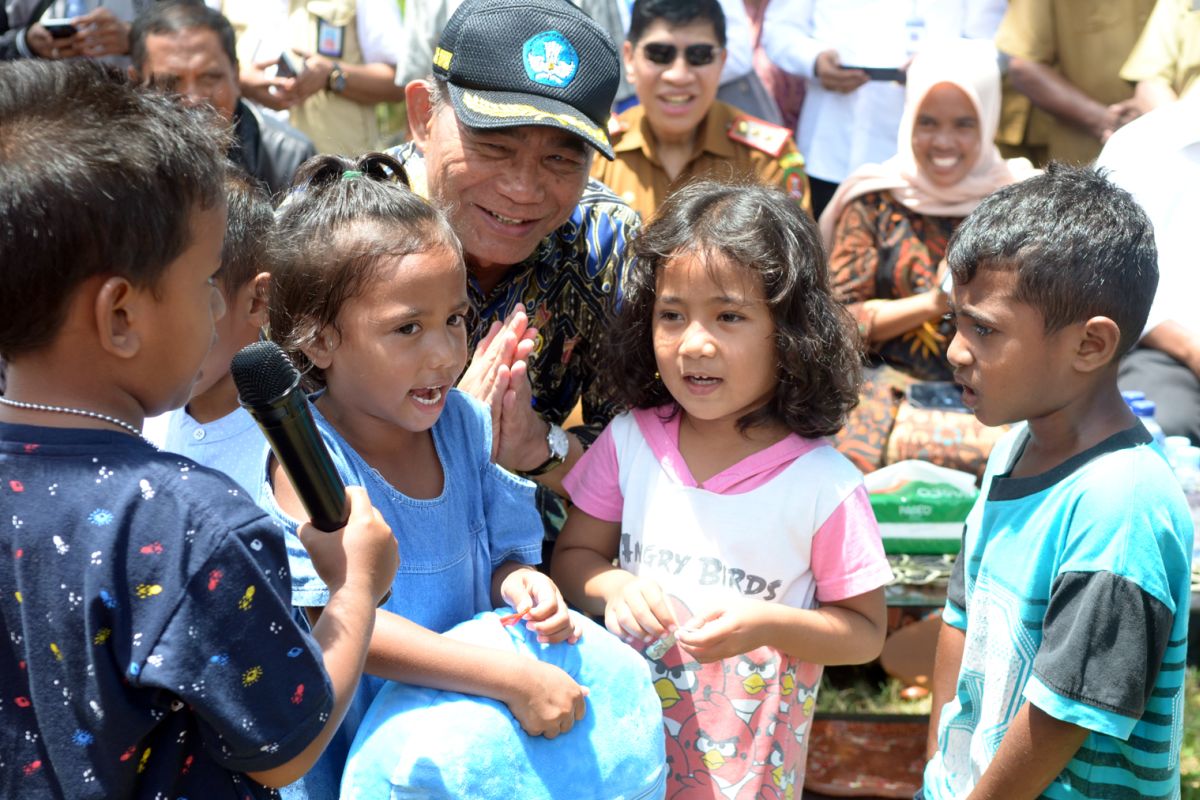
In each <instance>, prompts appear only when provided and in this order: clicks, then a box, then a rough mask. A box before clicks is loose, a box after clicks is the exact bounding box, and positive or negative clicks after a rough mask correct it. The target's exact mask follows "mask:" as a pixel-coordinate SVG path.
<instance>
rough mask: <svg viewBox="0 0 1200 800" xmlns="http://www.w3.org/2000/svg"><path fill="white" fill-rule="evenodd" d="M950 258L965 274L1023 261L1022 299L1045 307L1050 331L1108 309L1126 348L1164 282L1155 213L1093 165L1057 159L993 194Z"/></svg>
mask: <svg viewBox="0 0 1200 800" xmlns="http://www.w3.org/2000/svg"><path fill="white" fill-rule="evenodd" d="M946 260H947V262H948V263H949V265H950V270H951V272H953V273H954V282H955V283H958V284H967V283H970V282H971V279H972V278H974V277H975V273H977V272H978V271H979V270H980V269H1002V270H1003V269H1007V270H1015V271H1016V273H1017V291H1016V296H1015V297H1014V298H1013V299H1015V300H1019V301H1020V302H1022V303H1025V304H1027V305H1030V306H1033V307H1034V308H1036V309H1037V310H1038V311H1040V312H1041V314H1042V317H1043V318H1044V320H1045V331H1046V333H1053V332H1054V331H1057V330H1061V329H1062V328H1064V327H1066V326H1067V325H1070V324H1072V323H1075V322H1083V321H1085V320H1087V319H1089V318H1091V317H1095V316H1103V317H1108V318H1109V319H1111V320H1112V321H1113V322H1115V323H1117V326H1118V327H1119V328H1120V329H1121V341H1120V344H1119V346H1118V352H1117V354H1116V356H1117V357H1118V358H1119V357H1120V356H1122V355H1124V354H1125V353H1126V352H1128V351H1129V349H1130V348H1131V347H1133V345H1134V344H1136V343H1137V340H1138V339H1139V338H1141V335H1142V328H1144V327H1145V325H1146V317H1147V316H1148V315H1149V313H1150V304H1151V303H1152V302H1153V300H1154V292H1155V289H1156V288H1157V287H1158V252H1157V250H1156V249H1155V246H1154V229H1153V227H1152V226H1151V224H1150V220H1149V219H1148V218H1147V217H1146V213H1145V212H1144V211H1143V210H1142V208H1141V206H1139V205H1138V204H1137V202H1136V201H1134V199H1133V197H1132V196H1131V195H1130V194H1129V193H1128V192H1126V191H1125V190H1124V189H1121V188H1119V187H1118V186H1117V185H1116V184H1114V183H1113V182H1112V181H1110V180H1108V178H1106V177H1104V174H1103V173H1101V172H1098V171H1096V170H1095V169H1093V168H1091V167H1071V166H1067V165H1065V164H1059V163H1051V164H1050V165H1049V166H1048V167H1047V168H1046V171H1045V172H1044V173H1043V174H1041V175H1038V176H1035V177H1033V178H1030V179H1028V180H1024V181H1021V182H1020V183H1015V184H1012V185H1011V186H1006V187H1004V188H1003V189H1000V190H999V191H997V192H995V193H994V194H991V195H989V196H988V197H987V198H985V199H984V201H983V202H982V203H980V204H979V207H978V208H976V209H975V210H974V211H973V212H971V214H970V216H968V217H967V218H966V219H965V220H964V221H963V223H962V224H961V225H959V227H958V230H957V231H955V233H954V236H953V237H952V238H951V240H950V246H949V250H948V252H947V254H946Z"/></svg>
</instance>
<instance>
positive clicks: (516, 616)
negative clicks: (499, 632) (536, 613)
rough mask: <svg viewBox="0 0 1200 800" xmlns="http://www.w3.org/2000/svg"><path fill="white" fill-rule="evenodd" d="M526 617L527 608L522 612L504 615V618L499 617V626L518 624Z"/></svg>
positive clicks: (527, 614)
mask: <svg viewBox="0 0 1200 800" xmlns="http://www.w3.org/2000/svg"><path fill="white" fill-rule="evenodd" d="M528 616H529V609H528V608H527V609H525V610H524V611H517V612H514V613H512V614H505V615H504V616H502V617H500V624H501V625H516V624H517V623H518V622H520V621H521V620H523V619H525V618H526V617H528Z"/></svg>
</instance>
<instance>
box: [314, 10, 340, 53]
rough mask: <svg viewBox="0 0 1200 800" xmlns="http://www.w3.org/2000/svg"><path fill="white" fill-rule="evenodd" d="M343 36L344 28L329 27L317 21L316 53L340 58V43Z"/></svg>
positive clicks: (323, 22)
mask: <svg viewBox="0 0 1200 800" xmlns="http://www.w3.org/2000/svg"><path fill="white" fill-rule="evenodd" d="M345 36H346V28H345V26H337V25H330V24H329V23H328V22H326V21H325V20H323V19H318V20H317V52H318V53H320V54H321V55H323V56H328V57H329V58H341V57H342V41H343V40H344V39H345Z"/></svg>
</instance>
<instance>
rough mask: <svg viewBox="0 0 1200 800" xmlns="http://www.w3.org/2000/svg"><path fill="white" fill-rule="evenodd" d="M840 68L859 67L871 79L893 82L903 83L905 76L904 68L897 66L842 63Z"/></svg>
mask: <svg viewBox="0 0 1200 800" xmlns="http://www.w3.org/2000/svg"><path fill="white" fill-rule="evenodd" d="M842 69H861V70H862V71H863V72H865V73H867V78H869V79H870V80H873V81H893V82H895V83H904V81H905V78H906V77H907V76H906V75H905V74H904V70H902V69H899V68H898V67H851V66H849V65H847V64H843V65H842Z"/></svg>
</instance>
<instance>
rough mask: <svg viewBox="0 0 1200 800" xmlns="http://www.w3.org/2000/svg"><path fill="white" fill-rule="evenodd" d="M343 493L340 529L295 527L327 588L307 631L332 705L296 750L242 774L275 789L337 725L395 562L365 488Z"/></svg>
mask: <svg viewBox="0 0 1200 800" xmlns="http://www.w3.org/2000/svg"><path fill="white" fill-rule="evenodd" d="M346 496H347V499H348V500H349V503H350V518H349V520H348V521H347V523H346V527H345V528H343V529H342V530H340V531H336V532H334V533H326V532H324V531H318V530H316V529H315V528H313V527H312V526H311V525H303V526H301V528H300V531H299V536H300V540H301V541H302V542H303V543H304V546H305V548H306V549H307V550H308V551H309V554H310V555H311V556H312V560H313V565H314V566H315V567H316V568H317V570H318V572H319V573H320V575H321V578H322V580H324V581H325V583H326V585H327V586H329V589H330V597H329V603H328V604H327V605H326V606H325V613H324V614H322V615H321V618H320V619H319V620H318V621H317V623H316V624H315V625H314V626H313V629H312V636H313V638H314V639H315V640H316V641H317V644H318V645H319V646H320V648H321V656H322V660H323V663H324V666H325V671H326V672H327V673H328V675H329V680H330V684H331V686H332V689H333V697H334V703H333V709H332V711H331V712H330V713H329V718H328V720H327V721H326V722H325V725H324V727H322V729H321V732H320V733H319V734H318V736H317V737H316V738H315V739H313V740H312V741H311V742H310V743H309V744H308V746H307V747H305V748H304V750H302V751H301V752H300V754H299V755H297V756H295V757H294V758H292V759H291V760H289V761H288V762H286V763H284V764H281V765H279V766H278V767H274V768H272V769H268V770H261V771H258V772H249V773H247V774H248V775H249V777H251V778H253V779H254V780H255V781H257V782H259V783H261V784H263V785H264V786H270V787H274V788H279V787H282V786H286V785H288V784H289V783H292V782H294V781H296V780H298V779H299V778H300V777H302V776H303V775H304V774H305V773H306V772H308V770H309V769H310V768H311V767H312V765H313V764H314V763H316V760H317V759H318V758H319V757H320V755H321V753H322V752H324V750H325V746H326V745H327V744H328V743H329V740H330V739H331V738H332V737H333V734H334V733H335V732H336V731H337V729H338V726H339V725H341V722H342V717H343V716H344V715H345V713H346V709H347V707H348V706H349V705H350V700H351V699H352V698H353V697H354V693H355V691H357V689H358V682H359V679H360V678H361V677H362V673H363V665H364V662H365V660H366V655H367V646H368V642H369V641H370V640H371V636H372V628H373V623H374V619H375V606H376V604H377V603H378V602H379V600H380V599H381V598H382V597H383V596H384V595H385V593H386V592H387V591H388V589H389V588H390V586H391V583H392V577H393V575H395V572H396V567H397V566H398V564H399V557H398V552H397V548H396V539H395V537H394V536H393V535H392V531H391V528H389V527H388V525H387V523H385V522H384V521H383V517H382V516H381V515H380V514H379V512H378V511H377V510H376V509H375V508H374V507H373V506H372V505H371V502H370V500H369V499H368V498H367V493H366V491H365V490H364V489H362V488H360V487H357V486H352V487H348V488H347V489H346Z"/></svg>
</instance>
